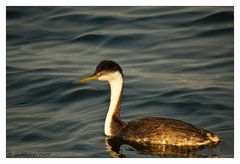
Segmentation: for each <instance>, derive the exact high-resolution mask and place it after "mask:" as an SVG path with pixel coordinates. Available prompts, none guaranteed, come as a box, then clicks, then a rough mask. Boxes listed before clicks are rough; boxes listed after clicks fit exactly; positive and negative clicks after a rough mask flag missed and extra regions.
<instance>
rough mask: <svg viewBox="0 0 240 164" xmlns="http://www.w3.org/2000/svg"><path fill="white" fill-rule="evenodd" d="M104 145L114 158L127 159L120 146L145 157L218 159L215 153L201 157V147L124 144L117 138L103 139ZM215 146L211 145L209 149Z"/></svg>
mask: <svg viewBox="0 0 240 164" xmlns="http://www.w3.org/2000/svg"><path fill="white" fill-rule="evenodd" d="M105 144H106V148H107V150H108V151H109V152H110V155H111V156H112V157H115V158H124V157H127V155H126V154H123V151H122V150H123V149H122V148H121V146H122V145H125V144H126V145H129V146H130V147H131V148H130V149H128V151H137V152H138V153H141V154H145V155H154V156H158V157H162V158H219V157H220V156H219V155H217V152H214V151H212V153H211V154H212V155H203V154H200V153H199V151H200V150H202V149H203V148H204V146H201V147H179V146H171V145H140V144H136V143H131V142H125V141H122V140H120V139H118V138H110V137H105ZM216 146H217V145H212V146H211V148H214V147H216Z"/></svg>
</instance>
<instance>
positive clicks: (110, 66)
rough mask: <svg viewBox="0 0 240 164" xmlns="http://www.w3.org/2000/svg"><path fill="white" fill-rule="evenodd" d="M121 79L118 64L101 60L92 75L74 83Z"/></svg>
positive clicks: (121, 75)
mask: <svg viewBox="0 0 240 164" xmlns="http://www.w3.org/2000/svg"><path fill="white" fill-rule="evenodd" d="M122 77H123V72H122V68H121V67H120V66H119V64H118V63H116V62H114V61H111V60H103V61H101V62H100V63H99V64H98V65H97V67H96V69H95V72H94V74H93V75H91V76H89V77H86V78H84V79H81V80H77V81H76V82H77V83H82V82H87V81H91V80H100V81H109V82H111V81H115V80H117V79H119V78H122Z"/></svg>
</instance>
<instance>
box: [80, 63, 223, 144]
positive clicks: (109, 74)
mask: <svg viewBox="0 0 240 164" xmlns="http://www.w3.org/2000/svg"><path fill="white" fill-rule="evenodd" d="M90 80H100V81H108V82H109V84H110V89H111V97H110V106H109V110H108V113H107V116H106V120H105V125H104V133H105V135H106V136H109V137H117V138H120V139H122V140H124V141H128V142H134V143H137V144H150V145H151V144H154V145H155V144H164V145H175V146H203V145H212V144H214V145H216V144H218V143H219V141H220V139H219V137H218V136H217V135H216V134H214V133H212V132H210V131H208V130H205V129H202V128H199V127H196V126H194V125H191V124H189V123H185V122H183V121H180V120H175V119H169V118H159V117H145V118H140V119H137V120H133V121H129V122H124V121H122V120H121V118H120V108H121V98H122V93H123V71H122V69H121V67H120V66H119V64H117V63H116V62H114V61H107V60H104V61H101V62H100V63H99V64H98V66H97V67H96V70H95V73H94V74H93V75H91V76H89V77H87V78H84V79H81V80H77V81H76V82H77V83H82V82H87V81H90Z"/></svg>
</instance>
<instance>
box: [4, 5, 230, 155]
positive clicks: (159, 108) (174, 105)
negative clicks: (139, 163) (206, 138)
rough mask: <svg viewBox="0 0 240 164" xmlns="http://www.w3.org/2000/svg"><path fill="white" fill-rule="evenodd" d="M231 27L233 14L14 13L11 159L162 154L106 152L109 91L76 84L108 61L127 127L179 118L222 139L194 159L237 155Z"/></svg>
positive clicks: (161, 10)
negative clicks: (147, 119)
mask: <svg viewBox="0 0 240 164" xmlns="http://www.w3.org/2000/svg"><path fill="white" fill-rule="evenodd" d="M233 29H234V27H233V7H7V61H6V62H7V72H6V76H7V113H6V115H7V156H8V157H16V156H18V157H113V156H123V157H165V156H161V155H157V154H154V153H147V152H142V151H138V150H135V149H134V148H133V147H131V146H129V145H122V146H121V147H120V150H121V151H120V152H121V154H120V155H119V154H118V155H116V153H115V152H114V151H112V150H111V149H109V145H108V144H107V142H106V141H107V140H106V139H105V136H104V133H103V127H104V121H105V116H106V113H107V110H108V105H109V86H108V84H107V83H106V82H98V81H96V82H91V83H86V84H75V83H74V80H77V79H80V78H82V77H84V75H86V74H90V73H93V71H94V69H95V66H96V65H97V64H98V63H99V62H100V61H101V60H104V59H107V60H115V61H116V62H118V63H119V64H120V65H121V67H122V68H123V71H124V78H125V86H124V93H123V102H122V111H121V117H122V119H123V120H124V121H129V120H132V119H137V118H140V117H144V116H157V117H168V118H175V119H180V120H183V121H185V122H189V123H192V124H194V125H197V126H200V127H202V128H205V129H208V130H210V131H213V132H215V133H217V134H218V135H219V136H220V137H221V139H222V142H221V143H220V145H219V146H218V147H217V148H203V149H201V150H199V151H197V152H195V154H193V156H194V155H197V157H205V156H206V157H207V156H219V157H233V155H234V152H233V148H234V147H233V144H234V143H233V142H234V141H233V132H234V124H233V121H234V120H233V116H234V112H233V109H234V106H233V98H234V97H233V91H234V88H233V79H234V75H233V69H234V68H233V62H234V55H233ZM105 140H106V141H105Z"/></svg>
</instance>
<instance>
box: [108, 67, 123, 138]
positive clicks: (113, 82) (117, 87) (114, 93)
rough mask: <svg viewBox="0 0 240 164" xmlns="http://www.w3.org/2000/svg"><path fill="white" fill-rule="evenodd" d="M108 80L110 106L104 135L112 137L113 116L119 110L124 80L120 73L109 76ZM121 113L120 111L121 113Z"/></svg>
mask: <svg viewBox="0 0 240 164" xmlns="http://www.w3.org/2000/svg"><path fill="white" fill-rule="evenodd" d="M106 78H107V80H108V82H109V85H110V88H111V98H110V106H109V109H108V113H107V117H106V120H105V126H104V133H105V135H106V136H112V132H111V124H112V119H113V115H114V113H115V112H116V110H117V105H118V102H119V99H120V96H121V92H122V88H123V78H122V75H121V73H120V72H118V71H117V72H114V73H110V74H109V75H107V77H106ZM119 112H120V111H119Z"/></svg>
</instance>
